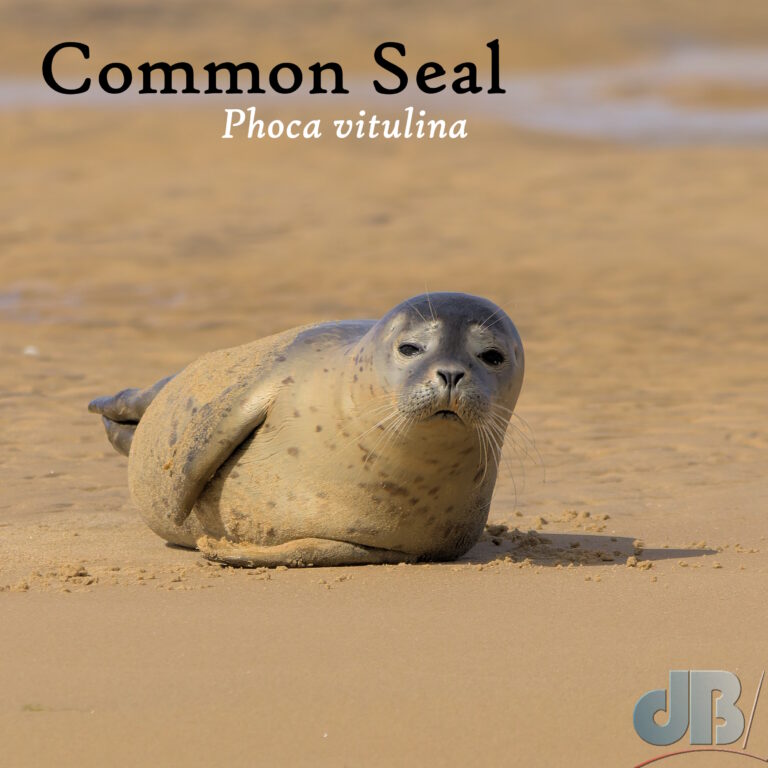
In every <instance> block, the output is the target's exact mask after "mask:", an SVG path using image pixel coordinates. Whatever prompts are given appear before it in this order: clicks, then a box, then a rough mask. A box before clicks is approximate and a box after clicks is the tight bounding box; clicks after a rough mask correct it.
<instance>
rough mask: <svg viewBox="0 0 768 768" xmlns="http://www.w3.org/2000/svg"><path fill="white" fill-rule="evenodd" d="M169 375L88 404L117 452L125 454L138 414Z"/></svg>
mask: <svg viewBox="0 0 768 768" xmlns="http://www.w3.org/2000/svg"><path fill="white" fill-rule="evenodd" d="M172 378H173V376H168V377H167V378H165V379H161V380H160V381H158V382H157V384H153V385H152V386H151V387H147V388H146V389H123V390H122V391H120V392H118V393H117V394H116V395H111V396H106V397H97V398H96V399H95V400H92V401H91V402H90V403H89V404H88V410H89V411H90V412H91V413H98V414H100V415H101V420H102V422H103V424H104V429H105V430H106V432H107V438H108V439H109V442H110V443H111V444H112V447H113V448H114V449H115V450H116V451H117V452H118V453H122V454H123V455H124V456H127V455H128V453H129V452H130V450H131V443H132V442H133V435H134V433H135V432H136V427H137V426H138V425H139V422H140V421H141V417H142V416H143V415H144V412H145V411H146V410H147V408H148V407H149V404H150V403H151V402H152V401H153V400H154V399H155V397H156V395H157V393H158V392H159V391H160V390H161V389H162V388H163V387H164V386H165V385H166V384H167V383H168V382H169V381H170V380H171V379H172Z"/></svg>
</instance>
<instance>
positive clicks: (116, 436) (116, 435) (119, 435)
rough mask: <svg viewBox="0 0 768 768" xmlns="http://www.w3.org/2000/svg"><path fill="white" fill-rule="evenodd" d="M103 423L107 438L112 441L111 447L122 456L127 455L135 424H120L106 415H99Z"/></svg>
mask: <svg viewBox="0 0 768 768" xmlns="http://www.w3.org/2000/svg"><path fill="white" fill-rule="evenodd" d="M101 420H102V422H103V423H104V429H105V430H106V431H107V439H108V440H109V442H110V443H112V447H113V448H114V449H115V450H116V451H117V452H118V453H122V454H123V456H127V455H128V454H129V453H130V450H131V443H132V442H133V435H134V433H135V432H136V427H137V425H136V424H120V423H119V422H117V421H112V419H108V418H107V417H106V416H102V417H101Z"/></svg>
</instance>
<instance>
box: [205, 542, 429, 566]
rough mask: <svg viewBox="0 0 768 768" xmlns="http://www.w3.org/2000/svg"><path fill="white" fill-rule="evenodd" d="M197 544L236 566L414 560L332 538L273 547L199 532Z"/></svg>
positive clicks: (207, 554)
mask: <svg viewBox="0 0 768 768" xmlns="http://www.w3.org/2000/svg"><path fill="white" fill-rule="evenodd" d="M197 548H198V549H199V550H200V552H201V553H202V554H203V556H204V557H206V558H207V559H208V560H214V561H216V562H219V563H226V564H227V565H234V566H237V567H239V568H263V567H267V568H275V567H277V566H279V565H285V566H288V567H291V568H307V567H311V566H315V567H320V566H334V565H371V564H378V563H415V562H416V559H417V558H416V555H410V554H408V553H407V552H396V551H395V550H392V549H377V548H375V547H364V546H362V545H361V544H352V543H350V542H348V541H335V540H333V539H296V540H294V541H287V542H285V544H278V545H276V546H272V547H263V546H260V545H258V544H248V543H246V542H240V543H237V544H236V543H234V542H231V541H227V540H226V539H220V540H218V541H217V540H216V539H212V538H210V537H209V536H201V537H200V538H199V539H198V540H197Z"/></svg>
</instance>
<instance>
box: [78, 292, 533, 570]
mask: <svg viewBox="0 0 768 768" xmlns="http://www.w3.org/2000/svg"><path fill="white" fill-rule="evenodd" d="M523 369H524V358H523V346H522V342H521V340H520V336H519V334H518V332H517V329H516V328H515V326H514V324H513V323H512V321H511V320H510V318H509V317H508V316H507V315H506V313H505V312H504V311H503V310H502V309H501V308H499V307H498V306H496V305H495V304H493V303H492V302H490V301H488V300H487V299H483V298H478V297H475V296H470V295H467V294H461V293H437V294H432V295H429V294H425V295H422V296H416V297H414V298H412V299H408V300H406V301H404V302H403V303H402V304H399V305H398V306H397V307H395V308H394V309H392V310H391V311H390V312H388V313H387V314H386V315H385V316H384V317H383V318H381V319H380V320H378V321H375V320H360V321H342V322H331V323H321V324H318V325H308V326H303V327H300V328H295V329H292V330H290V331H285V332H284V333H279V334H277V335H274V336H270V337H267V338H264V339H260V340H258V341H255V342H252V343H250V344H245V345H243V346H239V347H234V348H231V349H224V350H220V351H216V352H211V353H209V354H206V355H204V356H203V357H201V358H199V359H198V360H197V361H195V362H193V363H192V364H190V365H189V366H188V367H187V368H185V369H184V370H182V371H181V372H180V373H178V374H177V375H175V376H171V377H168V378H167V379H163V380H162V381H159V382H158V383H157V384H155V385H153V386H152V387H149V388H147V389H128V390H123V391H122V392H119V393H118V394H117V395H115V396H113V397H103V398H98V399H96V400H94V401H93V402H92V403H91V404H90V406H89V409H90V410H91V411H93V412H95V413H99V414H101V415H102V418H103V421H104V425H105V428H106V430H107V436H108V438H109V440H110V442H111V443H112V445H113V446H114V447H115V448H116V449H117V450H118V451H119V452H121V453H124V454H126V455H128V457H129V461H128V475H129V487H130V491H131V495H132V498H133V500H134V502H135V504H136V506H137V507H138V509H139V512H140V513H141V515H142V517H143V519H144V520H145V521H146V523H147V524H148V525H149V527H150V528H151V529H152V530H153V531H154V532H155V533H157V534H158V535H159V536H161V537H162V538H164V539H165V540H166V541H168V542H170V543H172V544H176V545H180V546H183V547H192V548H195V547H196V548H198V549H199V550H200V551H201V552H202V553H203V555H204V556H206V557H208V558H210V559H213V560H219V561H222V562H225V563H229V564H231V565H238V566H246V567H257V566H277V565H288V566H300V565H315V566H320V565H346V564H349V565H351V564H364V563H399V562H416V561H430V560H434V561H440V560H451V559H455V558H457V557H459V556H461V555H462V554H464V553H465V552H466V551H467V550H468V549H470V548H471V547H472V545H473V544H474V543H475V542H476V541H477V539H478V538H479V536H480V534H481V532H482V531H483V527H484V525H485V523H486V520H487V518H488V511H489V508H490V503H491V497H492V495H493V489H494V485H495V483H496V473H497V467H498V460H499V455H500V451H501V448H502V444H503V441H504V437H505V434H506V430H507V427H508V425H509V420H510V418H511V416H512V413H513V410H514V407H515V404H516V402H517V399H518V396H519V394H520V389H521V387H522V382H523Z"/></svg>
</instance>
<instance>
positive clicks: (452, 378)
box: [437, 369, 464, 389]
mask: <svg viewBox="0 0 768 768" xmlns="http://www.w3.org/2000/svg"><path fill="white" fill-rule="evenodd" d="M437 378H438V379H440V381H441V382H442V383H443V384H444V385H445V386H446V387H448V389H455V387H456V385H457V384H458V383H459V382H460V381H461V380H462V379H463V378H464V371H448V370H445V369H443V370H438V371H437Z"/></svg>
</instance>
